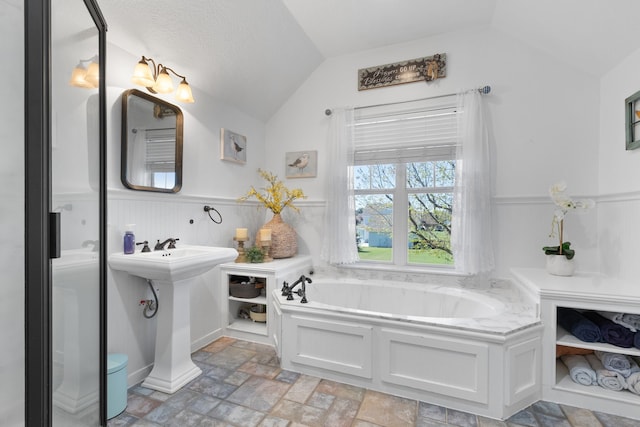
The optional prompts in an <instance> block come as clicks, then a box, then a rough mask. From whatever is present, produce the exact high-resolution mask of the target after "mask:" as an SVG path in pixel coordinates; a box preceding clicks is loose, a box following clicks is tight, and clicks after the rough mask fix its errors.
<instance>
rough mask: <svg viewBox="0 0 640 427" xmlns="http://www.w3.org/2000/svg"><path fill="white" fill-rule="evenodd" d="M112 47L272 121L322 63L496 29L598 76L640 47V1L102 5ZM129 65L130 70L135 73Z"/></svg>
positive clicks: (166, 0)
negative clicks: (447, 35) (161, 66)
mask: <svg viewBox="0 0 640 427" xmlns="http://www.w3.org/2000/svg"><path fill="white" fill-rule="evenodd" d="M99 4H100V7H101V9H102V11H103V13H104V15H105V18H106V20H107V23H108V25H109V32H108V33H107V36H108V41H109V42H111V43H114V44H116V45H118V46H119V47H121V48H123V49H125V50H127V51H129V52H130V53H132V54H134V55H136V56H141V55H147V56H152V57H154V58H155V59H157V60H159V61H161V62H163V63H166V64H168V65H172V66H174V67H175V68H176V69H177V70H178V71H180V72H182V73H184V74H186V75H187V76H188V77H189V82H190V84H191V85H192V86H194V87H195V88H197V89H199V90H201V91H204V92H206V93H208V94H210V95H211V96H213V97H214V98H216V99H219V100H221V101H223V102H225V103H227V104H229V105H233V106H235V107H236V108H238V109H240V110H241V111H244V112H245V113H248V114H250V115H252V116H254V117H256V118H259V119H261V120H265V121H266V120H268V119H269V118H270V117H271V116H272V115H273V113H274V112H275V111H277V109H278V108H279V107H280V106H281V105H282V104H283V103H284V102H285V101H286V99H287V98H288V97H289V96H290V95H291V94H292V93H293V92H294V91H295V90H296V89H297V88H298V87H299V86H300V84H301V83H302V82H303V81H304V80H305V79H306V78H307V77H308V76H309V75H310V74H311V73H312V72H313V70H314V69H316V68H317V67H318V65H320V64H321V63H322V61H324V60H325V59H326V58H330V57H334V56H339V55H345V54H349V53H353V52H357V51H362V50H366V49H373V48H379V47H383V46H387V45H392V44H396V43H402V42H406V41H410V40H415V39H420V38H425V37H429V36H432V35H435V34H439V33H445V32H451V31H458V30H463V29H466V28H473V27H492V28H494V29H496V30H498V31H501V32H504V33H507V34H509V35H510V36H512V37H514V38H517V39H520V40H521V41H523V42H524V43H527V44H529V45H531V46H533V47H535V48H537V49H540V50H542V51H544V52H546V53H548V54H549V55H551V56H553V57H556V58H560V59H561V60H563V61H565V62H567V63H570V64H573V65H574V66H576V67H579V68H581V69H583V70H584V71H585V72H588V73H591V74H593V75H595V76H600V75H602V74H603V73H605V72H606V71H608V70H609V69H611V68H612V67H614V66H615V65H617V64H618V63H619V62H620V61H622V60H623V59H624V58H625V57H626V56H628V55H629V54H631V53H632V52H634V51H636V50H637V49H638V48H640V42H639V41H638V40H637V39H636V37H635V35H636V34H637V33H638V30H637V28H638V26H637V17H638V16H640V2H639V1H637V0H615V1H612V0H446V1H443V0H188V1H179V2H176V1H175V0H136V1H131V0H99ZM133 65H135V64H132V65H131V67H132V69H133Z"/></svg>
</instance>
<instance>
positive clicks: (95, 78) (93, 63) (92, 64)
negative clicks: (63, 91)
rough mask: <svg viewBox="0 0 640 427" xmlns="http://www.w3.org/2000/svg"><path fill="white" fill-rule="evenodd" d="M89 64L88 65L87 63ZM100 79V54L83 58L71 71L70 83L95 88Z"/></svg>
mask: <svg viewBox="0 0 640 427" xmlns="http://www.w3.org/2000/svg"><path fill="white" fill-rule="evenodd" d="M85 64H87V65H85ZM99 81H100V66H99V65H98V55H95V56H94V57H93V58H90V59H81V60H80V61H79V62H78V65H76V68H74V69H73V71H72V72H71V79H69V84H70V85H71V86H75V87H83V88H86V89H95V88H97V87H98V82H99Z"/></svg>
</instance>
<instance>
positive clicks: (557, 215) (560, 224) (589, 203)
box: [542, 182, 595, 259]
mask: <svg viewBox="0 0 640 427" xmlns="http://www.w3.org/2000/svg"><path fill="white" fill-rule="evenodd" d="M566 190H567V184H565V183H564V182H558V183H556V184H554V185H552V186H551V188H549V195H550V196H551V200H553V203H554V204H555V205H556V207H557V208H556V210H555V211H554V212H553V219H552V221H551V233H550V234H549V237H552V238H557V239H558V242H559V244H558V246H545V247H543V248H542V250H543V251H544V253H545V254H546V255H564V256H566V257H567V259H572V258H573V257H574V255H575V253H576V252H575V250H573V249H571V242H565V241H564V240H563V234H564V218H565V216H566V215H567V214H568V213H569V212H572V211H576V212H580V211H582V212H584V211H587V210H589V209H591V208H593V207H594V206H595V202H594V201H593V200H591V199H583V200H573V199H572V198H571V197H569V196H568V195H567V194H566V193H565V191H566Z"/></svg>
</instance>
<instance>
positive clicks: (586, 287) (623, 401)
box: [512, 268, 640, 419]
mask: <svg viewBox="0 0 640 427" xmlns="http://www.w3.org/2000/svg"><path fill="white" fill-rule="evenodd" d="M512 272H513V275H514V277H515V278H516V280H517V281H518V282H520V284H521V285H523V286H524V287H525V288H526V289H528V290H529V291H530V292H531V293H532V294H534V295H537V296H538V297H539V298H540V319H541V320H542V323H543V325H544V333H543V337H542V361H543V362H542V376H543V380H542V398H543V399H544V400H548V401H552V402H558V403H562V404H567V405H573V406H578V407H582V408H588V409H591V410H597V411H600V412H608V413H610V414H616V415H621V416H624V417H629V418H634V419H640V411H639V409H638V408H640V396H638V395H636V394H634V393H632V392H630V391H628V390H621V391H613V390H608V389H606V388H604V387H600V386H598V385H592V386H585V385H582V384H578V383H576V382H574V381H573V380H572V379H571V376H570V375H569V371H568V369H567V367H566V366H565V365H564V363H562V361H561V360H560V359H557V358H556V345H564V346H568V347H574V348H581V349H589V350H599V351H605V352H609V353H618V354H626V355H630V356H640V349H637V348H623V347H618V346H615V345H612V344H607V343H599V342H597V343H593V342H585V341H581V340H580V339H578V338H576V337H575V336H574V335H572V334H571V333H569V332H567V331H566V330H564V329H563V328H562V327H561V326H560V325H558V324H557V311H558V308H573V309H576V310H595V311H598V310H603V311H611V312H621V313H640V287H638V286H637V284H636V283H632V282H628V281H622V280H620V279H612V278H608V277H605V276H602V275H598V274H591V273H580V272H578V273H576V274H575V275H574V276H572V277H560V276H552V275H550V274H548V273H547V272H546V271H544V270H541V269H533V268H518V269H513V270H512Z"/></svg>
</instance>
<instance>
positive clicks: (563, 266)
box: [546, 255, 576, 276]
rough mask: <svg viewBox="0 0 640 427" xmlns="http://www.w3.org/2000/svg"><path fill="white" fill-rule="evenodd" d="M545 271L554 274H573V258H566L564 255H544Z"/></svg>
mask: <svg viewBox="0 0 640 427" xmlns="http://www.w3.org/2000/svg"><path fill="white" fill-rule="evenodd" d="M546 257H547V272H548V273H549V274H553V275H554V276H573V272H574V271H575V269H576V266H575V264H574V263H573V259H567V257H566V256H564V255H546Z"/></svg>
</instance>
